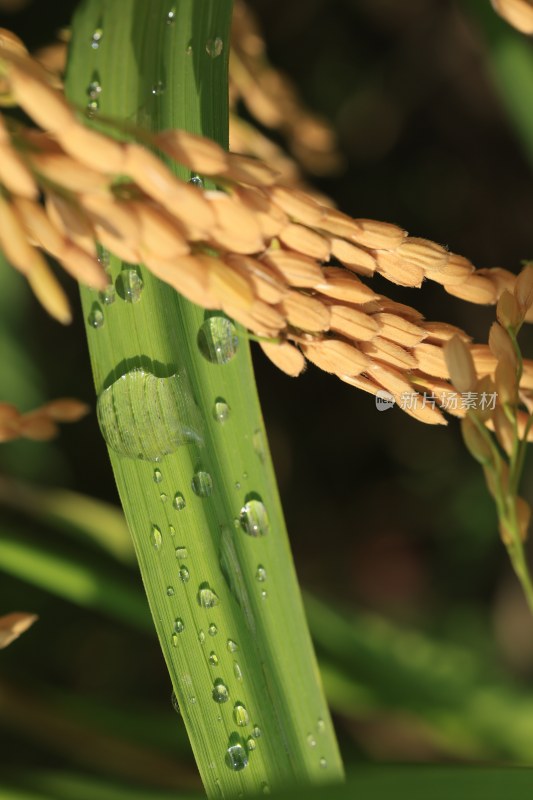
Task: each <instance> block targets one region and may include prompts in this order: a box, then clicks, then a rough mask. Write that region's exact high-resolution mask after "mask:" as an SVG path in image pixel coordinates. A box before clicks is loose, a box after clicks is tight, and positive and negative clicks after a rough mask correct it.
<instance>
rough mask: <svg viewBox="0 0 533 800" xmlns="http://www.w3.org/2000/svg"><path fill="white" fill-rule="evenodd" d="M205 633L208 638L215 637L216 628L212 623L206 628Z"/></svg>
mask: <svg viewBox="0 0 533 800" xmlns="http://www.w3.org/2000/svg"><path fill="white" fill-rule="evenodd" d="M207 632H208V634H209V636H216V635H217V633H218V628H217V626H216V625H215V623H214V622H212V623H211V625H210V626H209V627H208V629H207Z"/></svg>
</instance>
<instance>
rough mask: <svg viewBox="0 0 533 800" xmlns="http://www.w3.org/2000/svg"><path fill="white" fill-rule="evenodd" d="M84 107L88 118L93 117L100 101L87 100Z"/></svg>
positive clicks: (98, 108)
mask: <svg viewBox="0 0 533 800" xmlns="http://www.w3.org/2000/svg"><path fill="white" fill-rule="evenodd" d="M85 108H86V114H87V116H88V117H89V119H93V118H94V117H95V116H96V115H97V114H98V112H99V111H100V103H99V102H98V100H89V102H88V103H87V105H86V107H85Z"/></svg>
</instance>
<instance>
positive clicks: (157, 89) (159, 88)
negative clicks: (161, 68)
mask: <svg viewBox="0 0 533 800" xmlns="http://www.w3.org/2000/svg"><path fill="white" fill-rule="evenodd" d="M164 91H165V84H164V83H163V81H156V83H154V85H153V86H152V94H153V95H155V96H156V97H159V96H160V95H162V94H163V93H164Z"/></svg>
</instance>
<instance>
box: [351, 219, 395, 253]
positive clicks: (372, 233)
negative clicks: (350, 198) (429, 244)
mask: <svg viewBox="0 0 533 800" xmlns="http://www.w3.org/2000/svg"><path fill="white" fill-rule="evenodd" d="M354 222H355V223H356V224H357V225H358V226H359V228H360V231H358V232H357V234H354V235H352V236H351V237H350V238H351V239H352V240H353V241H355V242H356V243H357V244H361V245H363V247H370V248H372V249H373V250H395V249H396V248H397V247H399V246H400V245H401V244H402V242H403V240H404V239H405V237H406V236H407V233H406V232H405V231H404V230H402V229H401V228H399V227H398V226H397V225H393V224H392V223H390V222H378V221H377V220H375V219H354Z"/></svg>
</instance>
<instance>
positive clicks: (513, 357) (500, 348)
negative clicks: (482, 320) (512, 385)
mask: <svg viewBox="0 0 533 800" xmlns="http://www.w3.org/2000/svg"><path fill="white" fill-rule="evenodd" d="M489 347H490V350H491V353H493V355H494V356H495V357H496V358H497V359H498V361H501V360H505V361H508V362H509V363H510V364H511V366H512V367H513V369H515V370H516V369H517V366H518V360H517V354H516V350H515V347H514V345H513V342H512V341H511V337H510V336H509V334H508V333H507V331H506V330H505V329H504V328H502V326H501V325H500V324H499V323H498V322H493V323H492V325H491V328H490V331H489Z"/></svg>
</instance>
